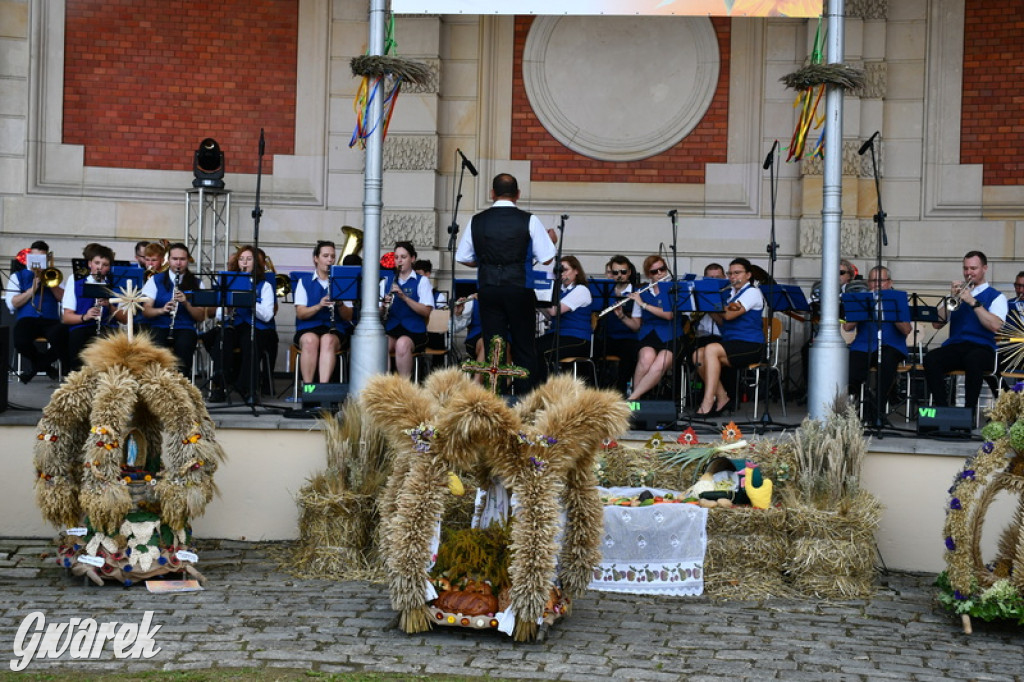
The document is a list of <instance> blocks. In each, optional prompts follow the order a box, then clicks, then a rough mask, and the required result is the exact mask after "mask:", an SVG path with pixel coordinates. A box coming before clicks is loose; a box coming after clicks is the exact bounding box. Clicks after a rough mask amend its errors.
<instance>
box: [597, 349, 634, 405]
mask: <svg viewBox="0 0 1024 682" xmlns="http://www.w3.org/2000/svg"><path fill="white" fill-rule="evenodd" d="M637 350H638V349H637V341H636V339H613V338H607V337H606V338H602V337H601V336H600V335H595V336H594V361H595V362H597V361H600V360H601V358H605V357H608V356H609V355H614V356H615V357H617V358H618V359H619V363H618V367H617V368H616V373H615V376H614V377H611V376H609V375H608V373H607V372H604V373H602V375H601V376H600V377H599V379H600V380H601V387H602V388H612V387H614V388H615V389H617V390H618V391H619V392H620V393H622V394H624V395H625V394H626V387H627V386H628V385H629V381H630V379H632V378H633V372H634V371H635V370H636V354H637Z"/></svg>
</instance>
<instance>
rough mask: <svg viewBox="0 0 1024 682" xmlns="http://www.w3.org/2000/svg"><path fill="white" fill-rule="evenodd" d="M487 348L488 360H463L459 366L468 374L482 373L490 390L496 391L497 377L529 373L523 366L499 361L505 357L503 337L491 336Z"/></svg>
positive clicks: (521, 376) (527, 374) (526, 374)
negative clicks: (488, 352)
mask: <svg viewBox="0 0 1024 682" xmlns="http://www.w3.org/2000/svg"><path fill="white" fill-rule="evenodd" d="M488 348H489V350H490V358H491V361H490V362H480V361H478V360H465V361H463V363H462V365H460V367H461V369H462V371H463V372H468V373H469V374H483V375H484V376H485V377H486V378H487V387H488V388H490V389H491V391H492V392H494V393H497V392H498V379H499V378H500V377H519V378H525V377H527V376H529V375H530V373H529V372H528V371H527V370H526V368H524V367H519V366H518V365H504V364H502V363H501V360H502V358H504V357H505V339H503V338H501V337H500V336H497V335H495V336H494V337H493V338H491V343H490V344H489V346H488Z"/></svg>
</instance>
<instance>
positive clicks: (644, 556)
mask: <svg viewBox="0 0 1024 682" xmlns="http://www.w3.org/2000/svg"><path fill="white" fill-rule="evenodd" d="M598 490H599V491H600V493H601V496H602V497H604V496H608V497H611V496H619V497H632V496H634V495H637V494H639V493H640V492H641V491H643V490H650V491H651V493H653V494H654V495H656V496H664V494H665V493H667V492H675V491H670V490H660V489H658V488H599V489H598ZM675 494H676V495H678V494H679V493H677V492H675ZM707 518H708V510H707V509H704V508H702V507H698V506H696V505H693V504H654V505H650V506H648V507H612V506H606V507H605V508H604V535H603V536H602V543H601V563H600V564H599V565H598V566H597V568H595V569H594V579H593V580H592V581H591V583H590V589H592V590H604V591H606V592H629V593H633V594H674V595H699V594H701V593H703V592H704V550H705V549H706V547H707Z"/></svg>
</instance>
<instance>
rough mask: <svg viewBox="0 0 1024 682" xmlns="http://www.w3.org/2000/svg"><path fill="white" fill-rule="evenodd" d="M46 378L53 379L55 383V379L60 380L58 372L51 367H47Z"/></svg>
mask: <svg viewBox="0 0 1024 682" xmlns="http://www.w3.org/2000/svg"><path fill="white" fill-rule="evenodd" d="M46 376H48V377H49V378H50V379H53V380H54V381H57V379H60V372H58V371H57V368H56V367H54V366H53V365H47V366H46Z"/></svg>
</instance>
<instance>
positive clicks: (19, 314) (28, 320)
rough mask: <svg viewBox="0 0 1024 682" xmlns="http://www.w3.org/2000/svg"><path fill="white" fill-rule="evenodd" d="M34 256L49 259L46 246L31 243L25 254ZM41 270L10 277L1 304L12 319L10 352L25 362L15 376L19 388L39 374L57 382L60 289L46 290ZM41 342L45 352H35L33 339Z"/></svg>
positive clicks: (60, 339)
mask: <svg viewBox="0 0 1024 682" xmlns="http://www.w3.org/2000/svg"><path fill="white" fill-rule="evenodd" d="M27 253H30V254H35V255H37V256H40V255H41V256H46V257H48V258H49V257H50V247H49V245H48V244H47V243H46V242H44V241H42V240H39V241H35V242H32V246H30V247H29V249H28V252H27ZM43 272H44V269H43V268H38V267H37V268H25V269H24V270H19V271H18V272H14V273H11V278H10V279H9V280H8V282H7V289H6V292H5V294H4V300H5V301H6V303H7V308H8V310H10V311H11V314H12V315H14V316H15V320H16V321H15V323H14V331H13V340H14V348H15V350H17V351H18V352H19V353H21V355H22V356H23V357H24V358H25V360H26V361H27V362H28V368H27V369H24V370H23V371H22V372H21V374H19V375H18V379H19V380H21V382H22V383H23V384H27V383H28V382H30V381H32V379H33V377H35V375H36V374H38V373H39V372H45V373H46V375H47V376H49V377H50V378H51V379H56V378H57V368H56V367H54V366H53V363H54V361H56V360H59V359H61V355H62V350H63V349H64V346H65V345H66V341H65V339H64V338H63V337H62V335H61V334H60V332H61V331H62V329H61V328H62V326H63V325H61V316H60V300H61V298H63V296H64V287H62V286H61V285H60V284H54V285H53V286H47V285H46V283H45V282H44V281H43ZM38 338H45V339H46V341H47V349H46V350H45V351H40V350H39V349H38V348H36V339H38Z"/></svg>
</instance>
